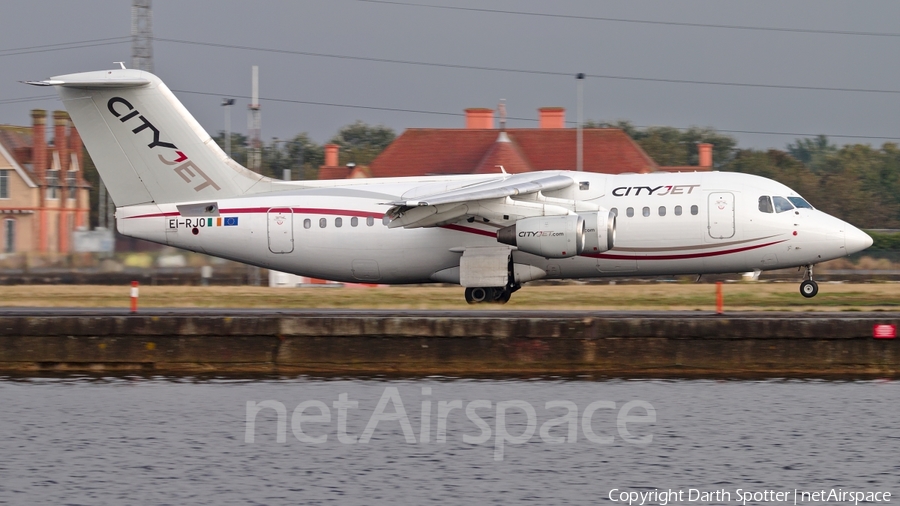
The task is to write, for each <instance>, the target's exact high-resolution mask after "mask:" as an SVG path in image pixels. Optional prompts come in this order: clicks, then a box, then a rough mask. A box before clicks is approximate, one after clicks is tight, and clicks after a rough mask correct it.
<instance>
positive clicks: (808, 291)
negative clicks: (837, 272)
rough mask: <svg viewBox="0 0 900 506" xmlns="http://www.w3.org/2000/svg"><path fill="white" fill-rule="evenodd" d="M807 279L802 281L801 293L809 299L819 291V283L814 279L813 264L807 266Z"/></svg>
mask: <svg viewBox="0 0 900 506" xmlns="http://www.w3.org/2000/svg"><path fill="white" fill-rule="evenodd" d="M804 278H808V279H805V280H804V281H803V282H802V283H800V294H801V295H803V296H804V297H806V298H807V299H809V298H812V297H815V296H816V294H817V293H819V285H818V284H817V283H816V282H815V281H813V266H812V264H810V265H807V266H806V275H805V276H804Z"/></svg>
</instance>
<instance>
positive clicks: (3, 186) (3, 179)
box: [0, 170, 9, 199]
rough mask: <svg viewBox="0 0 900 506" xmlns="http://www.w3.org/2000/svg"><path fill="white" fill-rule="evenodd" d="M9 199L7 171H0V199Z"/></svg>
mask: <svg viewBox="0 0 900 506" xmlns="http://www.w3.org/2000/svg"><path fill="white" fill-rule="evenodd" d="M8 198H9V171H8V170H0V199H8Z"/></svg>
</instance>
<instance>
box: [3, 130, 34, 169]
mask: <svg viewBox="0 0 900 506" xmlns="http://www.w3.org/2000/svg"><path fill="white" fill-rule="evenodd" d="M0 144H3V147H4V148H6V151H8V152H9V154H10V155H12V156H13V158H15V159H16V163H18V164H19V165H20V166H22V167H23V168H25V169H26V170H28V169H30V166H31V129H30V128H27V127H20V126H12V125H0ZM29 172H31V171H30V170H29Z"/></svg>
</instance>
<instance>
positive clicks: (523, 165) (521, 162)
mask: <svg viewBox="0 0 900 506" xmlns="http://www.w3.org/2000/svg"><path fill="white" fill-rule="evenodd" d="M498 165H501V166H503V170H505V171H506V172H508V173H510V174H520V173H522V172H531V171H532V170H533V169H532V168H531V165H529V164H528V160H526V159H525V157H524V156H522V152H521V151H520V150H519V149H518V148H517V147H516V145H515V144H513V143H512V141H510V140H509V137H508V136H507V135H505V133H501V134H500V136H498V138H497V141H496V142H494V143H493V144H491V147H489V148H488V151H487V153H486V154H485V155H484V158H482V159H481V161H480V162H479V163H478V166H477V167H476V168H475V170H473V171H472V172H473V173H474V174H496V173H498V172H500V167H498Z"/></svg>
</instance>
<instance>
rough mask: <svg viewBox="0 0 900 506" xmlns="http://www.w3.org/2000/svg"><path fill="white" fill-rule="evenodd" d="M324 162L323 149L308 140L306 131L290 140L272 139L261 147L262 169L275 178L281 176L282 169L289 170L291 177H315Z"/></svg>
mask: <svg viewBox="0 0 900 506" xmlns="http://www.w3.org/2000/svg"><path fill="white" fill-rule="evenodd" d="M324 162H325V152H324V149H323V148H322V146H320V145H318V144H316V143H315V142H313V141H312V140H310V138H309V134H307V133H306V132H303V133H300V134H297V135H295V136H294V137H293V138H292V139H290V140H285V141H282V140H278V139H273V140H272V143H271V144H270V145H269V146H267V147H265V148H264V149H263V171H264V172H265V173H266V174H267V175H271V176H272V177H275V178H277V179H281V178H282V177H283V174H284V169H290V170H291V178H292V179H316V178H317V177H318V173H319V167H320V166H321V165H322V164H323V163H324Z"/></svg>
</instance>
